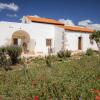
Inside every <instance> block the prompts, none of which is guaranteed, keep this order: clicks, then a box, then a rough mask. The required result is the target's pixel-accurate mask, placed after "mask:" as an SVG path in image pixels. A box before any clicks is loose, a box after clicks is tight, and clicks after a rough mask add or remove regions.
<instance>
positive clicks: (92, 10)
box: [0, 0, 100, 25]
mask: <svg viewBox="0 0 100 100" xmlns="http://www.w3.org/2000/svg"><path fill="white" fill-rule="evenodd" d="M25 15H38V16H40V17H47V18H53V19H56V20H59V19H65V20H67V19H68V20H71V21H72V22H73V23H74V24H76V25H78V24H79V22H80V21H87V22H88V23H92V24H99V23H100V0H0V21H16V22H19V21H20V20H19V19H20V18H21V17H22V16H25Z"/></svg>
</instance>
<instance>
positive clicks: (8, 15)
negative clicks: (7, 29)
mask: <svg viewBox="0 0 100 100" xmlns="http://www.w3.org/2000/svg"><path fill="white" fill-rule="evenodd" d="M6 16H7V17H17V14H6Z"/></svg>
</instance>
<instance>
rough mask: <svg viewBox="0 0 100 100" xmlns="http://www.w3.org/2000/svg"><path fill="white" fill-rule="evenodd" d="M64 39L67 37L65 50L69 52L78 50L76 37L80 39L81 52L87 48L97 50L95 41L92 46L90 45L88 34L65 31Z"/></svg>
mask: <svg viewBox="0 0 100 100" xmlns="http://www.w3.org/2000/svg"><path fill="white" fill-rule="evenodd" d="M66 37H67V46H66V48H67V49H69V50H72V51H77V50H78V37H82V51H86V50H87V49H88V48H92V49H94V50H98V48H97V45H96V43H95V41H94V44H91V43H90V39H89V33H85V32H74V31H66Z"/></svg>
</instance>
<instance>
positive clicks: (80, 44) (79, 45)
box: [78, 37, 82, 50]
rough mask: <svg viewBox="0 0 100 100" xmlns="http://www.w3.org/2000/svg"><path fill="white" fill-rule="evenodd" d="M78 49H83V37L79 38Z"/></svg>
mask: <svg viewBox="0 0 100 100" xmlns="http://www.w3.org/2000/svg"><path fill="white" fill-rule="evenodd" d="M78 50H82V37H79V38H78Z"/></svg>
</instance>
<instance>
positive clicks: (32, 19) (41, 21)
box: [26, 16, 64, 25]
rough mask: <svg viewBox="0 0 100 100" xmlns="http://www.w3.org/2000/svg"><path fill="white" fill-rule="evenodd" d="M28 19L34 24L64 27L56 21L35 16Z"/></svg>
mask: <svg viewBox="0 0 100 100" xmlns="http://www.w3.org/2000/svg"><path fill="white" fill-rule="evenodd" d="M26 17H27V18H28V19H29V20H31V21H32V22H38V23H47V24H54V25H64V24H63V23H61V22H59V21H56V20H54V19H49V18H40V17H34V16H26Z"/></svg>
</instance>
